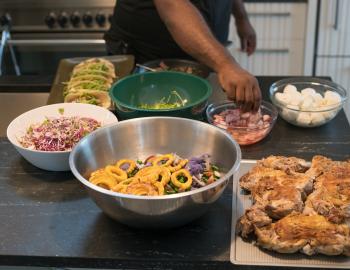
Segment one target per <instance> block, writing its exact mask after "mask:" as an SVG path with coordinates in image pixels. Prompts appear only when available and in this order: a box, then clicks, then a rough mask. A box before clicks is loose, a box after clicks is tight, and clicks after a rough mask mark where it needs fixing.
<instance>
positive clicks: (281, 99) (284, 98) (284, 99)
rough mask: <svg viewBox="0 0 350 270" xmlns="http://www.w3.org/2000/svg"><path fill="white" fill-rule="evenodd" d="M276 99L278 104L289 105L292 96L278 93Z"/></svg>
mask: <svg viewBox="0 0 350 270" xmlns="http://www.w3.org/2000/svg"><path fill="white" fill-rule="evenodd" d="M275 98H276V100H277V102H278V103H280V104H283V105H287V104H289V102H290V96H289V95H288V94H285V93H276V95H275Z"/></svg>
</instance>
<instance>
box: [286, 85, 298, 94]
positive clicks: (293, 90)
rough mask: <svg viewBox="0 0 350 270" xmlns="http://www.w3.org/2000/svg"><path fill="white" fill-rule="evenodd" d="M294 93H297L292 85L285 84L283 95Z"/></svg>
mask: <svg viewBox="0 0 350 270" xmlns="http://www.w3.org/2000/svg"><path fill="white" fill-rule="evenodd" d="M296 92H298V89H297V88H296V87H295V86H294V85H292V84H287V85H286V86H285V87H284V89H283V93H285V94H294V93H296Z"/></svg>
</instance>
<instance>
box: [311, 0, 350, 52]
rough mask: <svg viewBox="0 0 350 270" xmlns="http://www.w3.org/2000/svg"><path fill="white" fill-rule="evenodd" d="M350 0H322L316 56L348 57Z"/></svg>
mask: <svg viewBox="0 0 350 270" xmlns="http://www.w3.org/2000/svg"><path fill="white" fill-rule="evenodd" d="M349 12H350V1H348V0H322V1H320V15H319V24H318V29H319V31H318V42H317V55H318V56H321V57H322V56H325V55H326V56H328V55H332V56H349V57H350V46H349V45H350V17H349Z"/></svg>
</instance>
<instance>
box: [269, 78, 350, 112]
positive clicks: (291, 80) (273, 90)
mask: <svg viewBox="0 0 350 270" xmlns="http://www.w3.org/2000/svg"><path fill="white" fill-rule="evenodd" d="M287 84H293V85H295V84H310V85H327V86H330V87H331V88H333V89H334V88H336V89H337V90H339V91H340V92H341V99H342V100H341V102H340V103H339V104H336V105H334V106H333V107H331V106H329V107H327V108H326V109H323V110H313V111H312V110H311V111H310V110H301V109H293V108H290V107H288V105H284V104H281V103H280V102H278V101H277V100H276V98H275V94H276V93H277V91H276V89H277V88H279V87H283V86H286V85H287ZM269 92H270V99H271V101H272V103H273V104H274V105H275V106H277V107H279V108H281V109H288V110H291V111H294V112H306V113H320V112H329V111H334V110H338V109H340V108H342V107H343V105H344V103H345V102H346V100H347V99H348V94H347V91H346V90H345V88H344V87H342V86H341V85H339V84H337V83H335V82H332V81H327V80H323V79H319V78H312V77H311V78H298V77H296V78H288V79H282V80H279V81H277V82H274V83H273V84H272V85H271V86H270V89H269ZM337 93H338V92H337Z"/></svg>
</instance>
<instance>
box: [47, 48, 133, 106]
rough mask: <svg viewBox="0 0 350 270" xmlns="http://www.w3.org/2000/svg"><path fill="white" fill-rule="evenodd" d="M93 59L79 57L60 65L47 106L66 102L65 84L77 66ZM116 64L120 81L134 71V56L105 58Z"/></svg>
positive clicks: (62, 61) (61, 62)
mask: <svg viewBox="0 0 350 270" xmlns="http://www.w3.org/2000/svg"><path fill="white" fill-rule="evenodd" d="M89 58H92V57H77V58H66V59H62V60H61V61H60V63H59V65H58V69H57V72H56V76H55V80H54V82H53V84H52V87H51V91H50V95H49V98H48V101H47V104H55V103H61V102H64V100H63V87H64V85H63V82H67V81H69V79H70V76H71V73H72V71H73V68H74V66H75V65H77V64H79V63H80V62H82V61H84V60H86V59H89ZM99 58H104V59H107V60H109V61H111V62H112V63H113V64H114V67H115V70H116V73H117V74H116V75H117V77H118V78H119V79H120V78H122V77H125V76H126V75H129V74H130V73H131V72H132V70H133V69H134V64H135V60H134V56H132V55H112V56H103V57H99Z"/></svg>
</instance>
